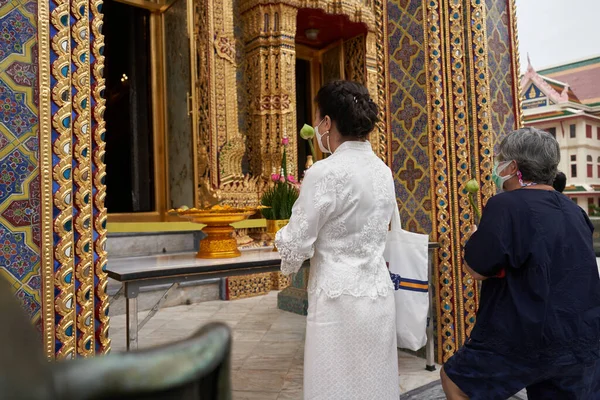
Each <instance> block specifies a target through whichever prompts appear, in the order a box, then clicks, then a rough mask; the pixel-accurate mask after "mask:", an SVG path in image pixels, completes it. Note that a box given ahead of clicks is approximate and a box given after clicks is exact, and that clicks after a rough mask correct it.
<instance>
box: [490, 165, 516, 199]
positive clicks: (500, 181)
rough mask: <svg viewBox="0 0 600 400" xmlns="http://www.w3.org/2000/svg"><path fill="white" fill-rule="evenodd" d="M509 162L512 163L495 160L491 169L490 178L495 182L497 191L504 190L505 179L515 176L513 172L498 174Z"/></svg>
mask: <svg viewBox="0 0 600 400" xmlns="http://www.w3.org/2000/svg"><path fill="white" fill-rule="evenodd" d="M510 163H512V161H504V162H501V163H498V162H496V164H495V165H494V170H493V171H492V180H493V181H494V183H495V184H496V188H497V189H498V193H502V192H504V184H505V183H506V181H508V180H509V179H510V178H512V177H513V176H515V175H514V174H513V175H506V176H500V173H501V172H502V171H504V170H505V169H506V167H508V166H509V165H510Z"/></svg>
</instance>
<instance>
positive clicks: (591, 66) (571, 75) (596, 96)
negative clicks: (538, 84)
mask: <svg viewBox="0 0 600 400" xmlns="http://www.w3.org/2000/svg"><path fill="white" fill-rule="evenodd" d="M538 74H540V75H542V76H544V77H546V78H551V79H554V80H557V81H561V82H568V84H569V86H570V87H571V89H572V90H573V92H574V93H575V94H576V96H577V98H578V99H579V101H581V103H583V104H592V103H598V102H600V56H596V57H590V58H586V59H584V60H580V61H576V62H572V63H568V64H564V65H559V66H556V67H551V68H545V69H541V70H539V71H538Z"/></svg>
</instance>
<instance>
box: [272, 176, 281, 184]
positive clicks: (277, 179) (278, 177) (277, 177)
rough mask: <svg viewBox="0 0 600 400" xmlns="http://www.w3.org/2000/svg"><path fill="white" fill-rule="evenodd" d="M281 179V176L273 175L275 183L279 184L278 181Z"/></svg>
mask: <svg viewBox="0 0 600 400" xmlns="http://www.w3.org/2000/svg"><path fill="white" fill-rule="evenodd" d="M280 179H281V175H279V174H271V180H272V181H273V182H277V181H279V180H280Z"/></svg>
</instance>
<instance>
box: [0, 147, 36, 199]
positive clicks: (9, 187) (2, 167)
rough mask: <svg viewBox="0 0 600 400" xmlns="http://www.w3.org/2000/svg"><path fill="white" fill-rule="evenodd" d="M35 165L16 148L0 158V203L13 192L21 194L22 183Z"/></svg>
mask: <svg viewBox="0 0 600 400" xmlns="http://www.w3.org/2000/svg"><path fill="white" fill-rule="evenodd" d="M35 168H36V165H35V164H34V163H33V161H32V160H31V159H30V158H29V157H27V156H26V155H24V154H23V153H22V152H21V150H19V149H18V148H16V149H14V150H13V151H11V152H10V153H9V154H7V155H6V156H5V157H4V158H3V159H1V160H0V204H1V203H3V202H4V201H5V200H6V199H7V198H8V197H10V196H12V195H13V194H23V193H24V192H23V190H24V185H23V183H24V182H25V181H26V180H27V179H28V178H29V176H30V175H31V174H32V172H33V171H34V170H35Z"/></svg>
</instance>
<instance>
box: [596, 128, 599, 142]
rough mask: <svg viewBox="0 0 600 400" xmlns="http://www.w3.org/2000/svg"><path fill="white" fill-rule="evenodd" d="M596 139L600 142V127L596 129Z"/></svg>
mask: <svg viewBox="0 0 600 400" xmlns="http://www.w3.org/2000/svg"><path fill="white" fill-rule="evenodd" d="M596 138H597V139H598V140H600V126H597V127H596Z"/></svg>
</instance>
